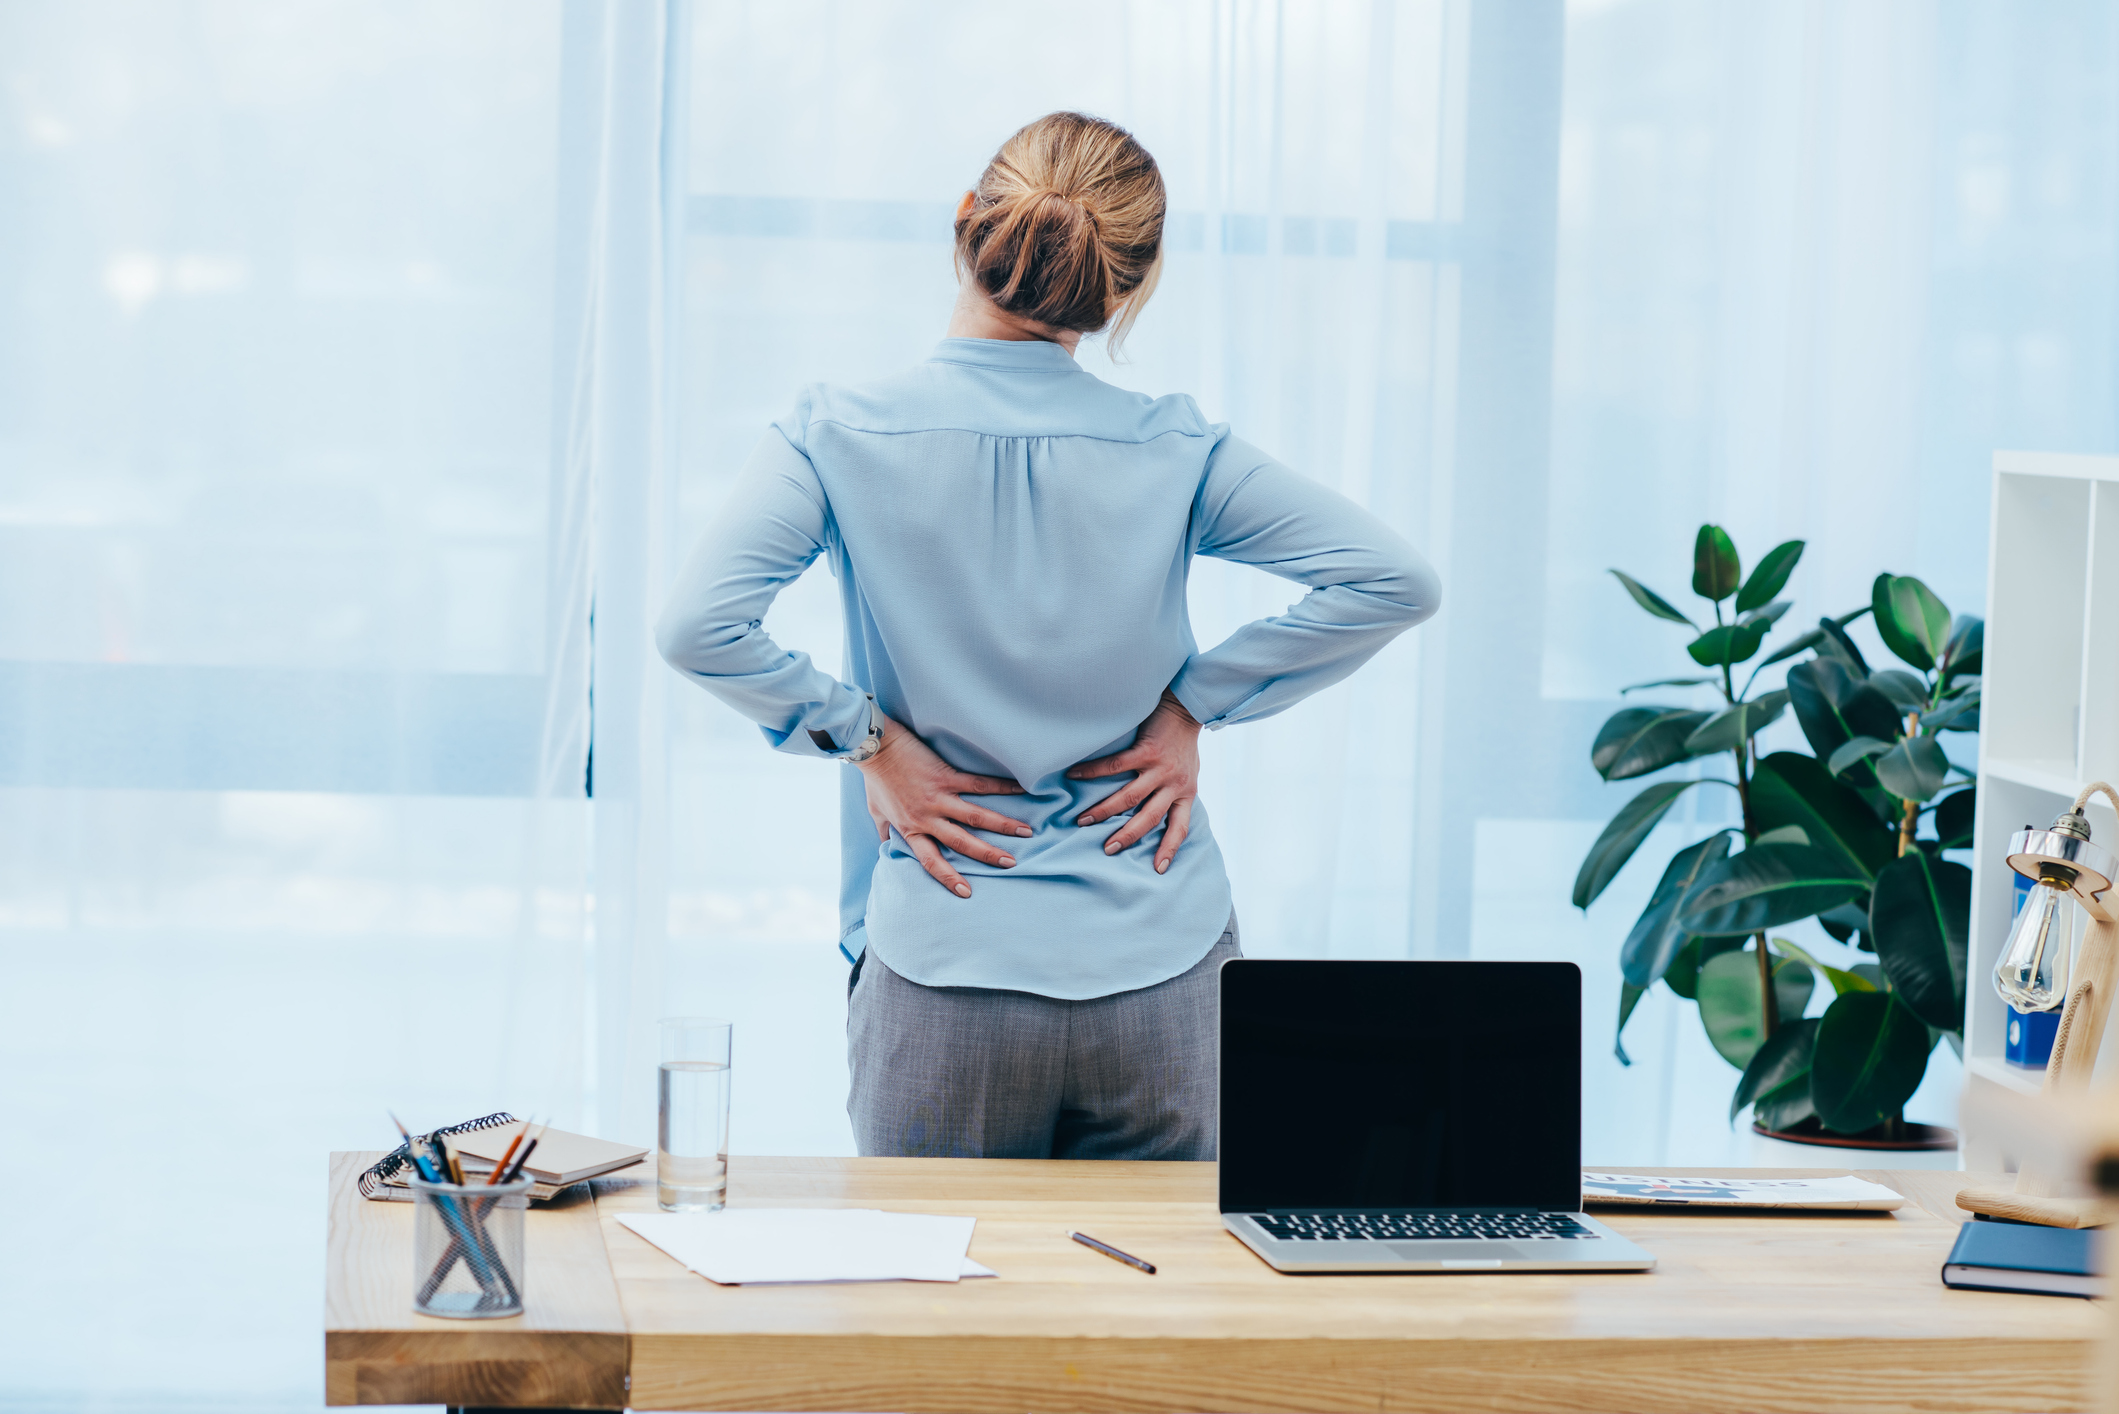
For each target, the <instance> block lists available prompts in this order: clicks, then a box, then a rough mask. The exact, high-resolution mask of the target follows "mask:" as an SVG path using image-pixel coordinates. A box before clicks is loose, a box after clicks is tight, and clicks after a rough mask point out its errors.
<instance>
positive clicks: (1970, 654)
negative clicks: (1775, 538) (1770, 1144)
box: [1574, 525, 1984, 1148]
mask: <svg viewBox="0 0 2119 1414" xmlns="http://www.w3.org/2000/svg"><path fill="white" fill-rule="evenodd" d="M1803 544H1804V542H1802V541H1800V540H1791V541H1788V542H1787V543H1786V544H1783V545H1779V546H1776V547H1775V548H1774V549H1773V550H1771V551H1770V552H1768V553H1767V555H1766V556H1765V558H1764V559H1762V560H1761V561H1760V562H1759V563H1758V565H1757V566H1756V567H1755V568H1753V570H1752V571H1751V574H1750V577H1749V578H1745V577H1744V575H1743V573H1742V562H1741V560H1740V559H1739V557H1738V555H1737V551H1736V546H1735V545H1734V544H1733V543H1732V542H1731V540H1730V538H1729V536H1728V535H1727V534H1726V533H1725V532H1724V531H1723V530H1722V529H1721V528H1720V527H1719V526H1713V525H1704V526H1701V527H1700V532H1699V536H1698V539H1697V541H1696V542H1695V544H1694V548H1693V571H1692V589H1693V593H1694V594H1696V595H1697V596H1698V597H1700V598H1701V599H1704V600H1706V601H1707V604H1708V606H1709V607H1710V609H1711V611H1712V614H1713V620H1712V623H1711V624H1709V623H1695V622H1694V621H1693V620H1692V619H1691V618H1689V617H1688V616H1687V615H1685V614H1683V613H1681V612H1679V611H1678V609H1677V608H1676V607H1674V606H1673V605H1672V604H1671V603H1670V602H1669V601H1668V600H1666V599H1664V598H1663V597H1662V596H1661V595H1659V594H1657V593H1656V592H1655V591H1654V590H1652V589H1650V588H1648V587H1647V586H1646V585H1644V584H1642V583H1641V582H1640V581H1638V580H1636V579H1634V578H1633V577H1632V576H1630V575H1627V574H1625V573H1622V572H1621V571H1619V570H1613V571H1612V574H1613V575H1615V576H1616V577H1617V578H1618V581H1619V583H1620V584H1622V585H1623V586H1624V587H1625V589H1626V592H1627V593H1628V594H1629V595H1630V596H1632V598H1633V601H1634V602H1635V603H1636V604H1638V605H1639V606H1640V607H1641V608H1642V609H1644V610H1646V611H1647V612H1648V613H1650V614H1652V615H1654V616H1655V617H1656V618H1658V619H1662V620H1665V621H1666V622H1669V623H1672V624H1679V625H1683V626H1684V627H1685V628H1686V629H1687V630H1689V631H1690V633H1691V634H1692V638H1691V641H1690V642H1689V643H1688V644H1687V645H1686V652H1687V654H1688V655H1689V657H1690V658H1691V661H1692V666H1693V668H1694V669H1695V671H1694V672H1692V673H1689V674H1686V675H1684V676H1678V677H1670V678H1661V679H1657V680H1656V681H1653V682H1645V683H1636V684H1633V685H1632V686H1630V687H1626V688H1623V689H1621V693H1622V695H1625V694H1630V693H1633V692H1637V691H1643V690H1646V689H1650V688H1672V687H1685V688H1693V689H1701V688H1705V689H1710V690H1711V691H1712V693H1713V694H1714V698H1715V701H1714V704H1713V706H1712V707H1710V708H1706V709H1699V708H1693V707H1684V706H1674V705H1673V706H1660V705H1659V706H1636V707H1627V708H1624V709H1622V710H1621V711H1619V712H1616V713H1614V714H1613V715H1612V716H1611V718H1610V720H1608V721H1606V722H1605V723H1604V726H1603V728H1602V729H1601V730H1600V731H1599V732H1598V733H1597V737H1596V741H1595V743H1594V744H1593V745H1592V746H1591V748H1590V763H1591V765H1592V766H1594V767H1595V768H1596V771H1597V774H1598V775H1600V776H1602V777H1603V778H1604V779H1605V780H1607V781H1622V780H1635V779H1638V778H1641V777H1646V776H1658V775H1660V776H1662V777H1663V778H1662V779H1660V780H1657V781H1655V782H1654V783H1653V784H1650V785H1649V786H1648V787H1647V788H1646V789H1644V790H1642V791H1641V792H1640V793H1639V794H1637V795H1635V796H1634V797H1633V799H1631V800H1629V801H1628V802H1627V803H1626V804H1625V806H1624V807H1622V808H1621V809H1620V811H1619V813H1618V814H1617V815H1615V816H1614V817H1612V820H1611V822H1610V824H1608V825H1606V826H1605V828H1604V832H1603V833H1602V834H1601V835H1599V836H1598V837H1597V841H1596V843H1595V844H1594V845H1592V846H1591V847H1590V850H1589V854H1588V856H1587V857H1586V858H1584V859H1583V861H1582V867H1581V871H1580V872H1579V874H1577V876H1576V878H1575V887H1574V902H1575V905H1576V906H1577V907H1579V908H1583V909H1587V908H1588V907H1589V906H1590V904H1592V903H1594V902H1595V901H1596V899H1597V897H1598V895H1600V894H1602V893H1603V892H1604V890H1605V888H1606V887H1608V886H1609V885H1610V883H1611V881H1612V879H1613V878H1614V877H1616V876H1617V874H1618V872H1619V871H1620V870H1621V869H1622V868H1624V867H1625V865H1626V863H1627V861H1628V860H1630V859H1631V858H1632V857H1633V856H1634V853H1635V852H1636V851H1637V850H1638V849H1639V848H1640V846H1641V843H1642V841H1643V840H1645V839H1646V838H1647V837H1648V834H1649V831H1651V830H1652V829H1654V827H1655V825H1656V823H1657V822H1658V821H1660V820H1661V819H1662V818H1663V817H1664V815H1666V814H1667V813H1668V812H1669V811H1670V809H1671V807H1672V806H1674V805H1676V804H1677V802H1678V800H1679V799H1680V798H1681V797H1683V796H1684V794H1685V793H1686V792H1687V791H1691V790H1695V789H1698V790H1714V791H1720V790H1728V791H1731V792H1733V793H1734V796H1735V804H1736V805H1737V806H1738V814H1739V817H1740V823H1738V824H1733V825H1729V826H1725V827H1724V828H1722V829H1720V830H1717V831H1716V832H1715V833H1714V834H1712V835H1710V836H1709V837H1708V838H1706V839H1704V840H1701V841H1699V842H1698V843H1696V844H1693V845H1689V846H1687V847H1686V848H1684V849H1681V850H1679V851H1678V852H1677V853H1676V854H1675V855H1674V856H1672V858H1671V859H1670V861H1669V862H1668V864H1667V865H1665V867H1664V869H1663V875H1662V878H1661V880H1660V881H1659V882H1658V883H1657V884H1656V887H1655V892H1654V893H1653V894H1652V895H1651V896H1650V898H1649V900H1648V906H1647V908H1646V909H1644V910H1643V911H1642V913H1641V916H1640V918H1639V919H1638V920H1637V921H1636V922H1635V923H1634V925H1633V929H1632V931H1631V932H1629V933H1628V934H1627V936H1626V941H1625V943H1624V944H1623V945H1622V946H1621V949H1620V953H1619V965H1620V970H1621V971H1622V973H1623V974H1624V978H1625V985H1624V988H1623V990H1622V992H1621V996H1620V1002H1619V1018H1618V1032H1619V1039H1618V1041H1617V1047H1616V1048H1617V1051H1618V1056H1619V1059H1620V1060H1621V1061H1622V1062H1626V1063H1628V1064H1630V1063H1631V1062H1630V1061H1629V1060H1628V1058H1627V1056H1626V1051H1625V1047H1624V1042H1623V1035H1624V1032H1625V1028H1626V1021H1627V1018H1628V1017H1629V1016H1631V1015H1632V1013H1633V1009H1634V1007H1635V1005H1636V1004H1637V1003H1638V1002H1639V1001H1640V999H1641V997H1642V995H1643V994H1644V993H1646V991H1647V990H1648V989H1649V988H1650V987H1653V986H1654V985H1655V984H1656V983H1657V982H1661V983H1663V985H1665V986H1667V987H1668V988H1669V989H1670V990H1671V991H1673V992H1675V993H1676V994H1677V995H1679V996H1680V997H1683V998H1686V999H1687V1000H1689V1001H1692V1002H1694V1003H1695V1004H1696V1005H1697V1006H1698V1008H1699V1014H1700V1020H1701V1022H1702V1023H1703V1024H1704V1026H1705V1027H1706V1031H1707V1035H1708V1038H1709V1040H1711V1041H1712V1042H1713V1044H1714V1048H1715V1050H1716V1051H1717V1052H1719V1053H1720V1054H1721V1056H1722V1057H1723V1059H1725V1060H1727V1061H1728V1062H1729V1063H1730V1065H1732V1066H1734V1067H1735V1068H1736V1069H1737V1070H1739V1071H1740V1072H1741V1073H1742V1074H1741V1076H1740V1078H1739V1079H1738V1081H1737V1084H1736V1087H1735V1090H1734V1092H1733V1093H1732V1095H1731V1096H1730V1101H1729V1115H1730V1118H1731V1119H1732V1120H1734V1119H1735V1117H1736V1116H1737V1114H1738V1113H1739V1112H1741V1111H1742V1110H1743V1108H1744V1107H1745V1106H1746V1105H1749V1106H1751V1107H1752V1114H1753V1127H1754V1129H1756V1130H1757V1131H1758V1132H1760V1133H1764V1134H1770V1135H1773V1136H1774V1137H1778V1138H1787V1139H1793V1140H1796V1141H1797V1142H1810V1143H1818V1142H1825V1143H1834V1142H1839V1143H1848V1144H1856V1145H1860V1146H1863V1147H1871V1146H1875V1147H1892V1148H1901V1147H1904V1148H1912V1147H1938V1146H1940V1145H1941V1144H1942V1143H1943V1142H1944V1141H1945V1140H1946V1138H1947V1135H1948V1131H1940V1135H1941V1136H1943V1139H1938V1137H1937V1136H1936V1135H1934V1134H1922V1133H1915V1132H1913V1131H1914V1130H1925V1129H1926V1128H1927V1127H1926V1126H1914V1127H1909V1126H1908V1125H1907V1124H1906V1123H1905V1117H1904V1106H1905V1102H1906V1100H1907V1099H1908V1098H1910V1097H1911V1096H1912V1094H1913V1092H1914V1090H1916V1089H1917V1088H1919V1085H1920V1081H1921V1077H1922V1076H1923V1075H1924V1074H1925V1073H1926V1071H1927V1064H1928V1056H1929V1054H1930V1052H1931V1051H1932V1050H1933V1049H1934V1047H1935V1046H1936V1045H1937V1044H1938V1043H1939V1041H1940V1040H1941V1039H1943V1038H1945V1037H1947V1038H1948V1039H1949V1040H1950V1042H1951V1044H1952V1045H1953V1046H1955V1047H1957V1048H1958V1049H1959V1050H1960V1052H1961V1051H1962V1037H1963V1026H1964V998H1965V943H1966V937H1967V933H1968V925H1969V918H1970V912H1971V888H1972V874H1971V871H1970V870H1969V869H1967V868H1966V867H1965V866H1963V865H1962V864H1958V863H1955V862H1953V861H1950V860H1947V859H1945V858H1944V857H1943V854H1944V851H1946V850H1951V849H1957V848H1962V847H1964V846H1966V845H1968V844H1969V843H1970V841H1971V834H1972V806H1973V791H1972V788H1971V786H1970V784H1969V783H1970V780H1971V773H1970V772H1968V771H1965V770H1964V769H1963V768H1962V767H1959V766H1957V765H1956V764H1954V763H1953V762H1952V761H1951V760H1950V758H1949V756H1948V755H1947V754H1946V752H1945V751H1944V748H1943V743H1942V734H1944V733H1948V732H1972V731H1977V730H1978V728H1979V692H1980V683H1979V671H1980V653H1981V647H1982V641H1983V633H1984V625H1983V623H1982V621H1981V620H1979V619H1977V618H1974V617H1971V616H1970V615H1963V616H1959V617H1957V618H1955V619H1954V620H1953V619H1952V617H1951V615H1950V612H1949V610H1948V608H1946V607H1945V606H1944V604H1943V603H1942V601H1941V600H1940V599H1938V598H1937V597H1936V596H1935V595H1934V594H1933V593H1932V592H1931V591H1930V590H1929V589H1928V587H1927V586H1926V585H1924V584H1922V583H1921V582H1920V581H1919V580H1917V579H1914V578H1912V577H1911V576H1906V575H1892V574H1881V575H1878V576H1877V577H1876V582H1875V585H1874V587H1873V589H1872V592H1871V597H1870V602H1869V603H1868V604H1866V605H1864V606H1862V607H1861V608H1859V609H1856V610H1854V611H1853V612H1851V613H1847V614H1842V615H1839V616H1838V617H1836V618H1823V619H1820V620H1819V621H1818V624H1817V626H1816V627H1815V628H1813V629H1810V630H1808V631H1807V632H1805V633H1802V634H1799V635H1797V636H1795V637H1793V638H1790V639H1788V640H1787V641H1785V642H1783V643H1781V644H1780V645H1779V646H1778V647H1777V648H1775V649H1774V650H1773V651H1771V652H1769V653H1767V654H1766V656H1764V657H1763V658H1759V656H1758V655H1759V654H1760V652H1761V650H1762V649H1764V647H1765V640H1766V637H1767V635H1768V634H1769V633H1770V632H1771V631H1772V629H1773V628H1774V626H1775V625H1776V624H1777V623H1778V622H1779V620H1780V619H1781V617H1782V616H1783V615H1784V614H1786V613H1787V611H1788V608H1789V603H1788V601H1787V600H1785V599H1782V598H1780V597H1779V595H1780V593H1781V590H1782V589H1783V588H1784V587H1785V586H1786V585H1787V582H1788V577H1789V575H1790V574H1791V573H1793V571H1794V569H1795V567H1796V564H1797V562H1798V561H1799V560H1800V559H1801V558H1802V553H1803ZM1725 605H1727V606H1728V609H1727V612H1725V610H1724V606H1725ZM1864 614H1869V615H1872V616H1873V617H1874V619H1875V624H1876V631H1877V633H1878V635H1879V636H1880V637H1881V638H1882V639H1883V642H1884V645H1885V647H1886V648H1887V649H1888V650H1889V651H1890V652H1891V653H1892V654H1893V655H1895V656H1896V657H1897V658H1898V659H1899V660H1900V662H1902V663H1903V664H1904V665H1905V666H1904V667H1902V668H1901V667H1889V668H1880V669H1872V668H1871V667H1870V666H1869V664H1868V663H1867V662H1866V661H1865V660H1864V658H1863V656H1862V654H1861V652H1860V650H1859V649H1858V648H1857V647H1856V646H1855V644H1854V642H1853V640H1852V639H1851V638H1849V637H1848V635H1847V626H1848V625H1849V624H1850V623H1852V622H1854V621H1855V620H1856V619H1859V618H1860V617H1861V616H1862V615H1864ZM1703 618H1704V615H1703ZM1804 654H1808V655H1809V656H1808V657H1807V658H1804V659H1803V661H1801V662H1798V663H1796V664H1794V665H1793V666H1791V667H1789V668H1788V669H1787V670H1786V672H1785V680H1784V681H1783V683H1782V684H1781V685H1779V686H1775V687H1771V688H1768V689H1764V690H1760V682H1759V679H1760V676H1761V674H1762V673H1764V672H1765V670H1766V669H1768V668H1771V667H1773V666H1774V665H1776V664H1779V663H1784V662H1787V661H1788V660H1789V659H1792V658H1797V657H1800V656H1801V655H1804ZM1753 659H1757V660H1758V661H1757V663H1756V665H1755V666H1751V667H1750V668H1749V669H1748V671H1746V672H1745V673H1744V675H1743V677H1742V685H1741V686H1739V684H1738V674H1739V669H1740V667H1741V666H1742V665H1746V664H1751V663H1752V660H1753ZM1791 710H1792V711H1793V712H1794V714H1795V719H1796V722H1797V723H1798V724H1799V725H1800V727H1801V728H1802V733H1803V736H1804V737H1805V738H1806V739H1807V741H1808V743H1809V745H1810V753H1811V754H1805V753H1802V752H1792V751H1779V752H1773V753H1771V754H1767V755H1763V756H1762V755H1760V754H1759V753H1758V751H1757V748H1756V746H1755V743H1754V738H1755V737H1756V735H1757V733H1758V732H1759V730H1760V729H1761V728H1763V727H1765V726H1767V725H1768V724H1769V723H1772V722H1774V721H1777V720H1778V719H1779V718H1780V717H1781V716H1782V714H1783V713H1785V712H1788V711H1791ZM1717 761H1718V762H1720V763H1722V764H1723V766H1724V767H1725V769H1724V771H1723V772H1721V773H1717V772H1714V771H1712V770H1704V769H1700V767H1699V766H1696V765H1695V764H1694V763H1710V762H1717ZM1805 918H1816V919H1817V921H1818V923H1819V924H1820V925H1821V926H1822V927H1823V928H1824V930H1825V932H1826V933H1827V934H1829V935H1830V936H1831V937H1833V938H1835V939H1837V940H1838V941H1840V942H1841V943H1848V942H1851V943H1852V944H1853V946H1854V947H1855V948H1856V949H1857V952H1858V954H1869V955H1871V956H1873V961H1871V960H1867V959H1864V960H1862V961H1858V962H1854V963H1853V964H1852V965H1849V966H1845V967H1833V966H1828V965H1826V964H1825V963H1823V962H1821V961H1819V960H1818V959H1817V958H1815V957H1813V956H1811V955H1810V954H1809V953H1807V952H1805V951H1804V950H1803V949H1802V948H1800V947H1797V946H1796V945H1795V944H1794V943H1792V942H1789V941H1788V940H1787V939H1785V938H1779V937H1774V936H1772V932H1773V930H1775V929H1779V928H1784V927H1786V926H1787V925H1789V924H1791V923H1795V922H1798V921H1800V920H1802V919H1805ZM1820 975H1821V976H1822V977H1823V978H1824V979H1825V981H1826V982H1827V983H1828V984H1830V986H1831V988H1832V991H1833V998H1832V1001H1831V1004H1830V1005H1829V1006H1827V1007H1826V1008H1825V1010H1824V1012H1823V1014H1822V1015H1820V1016H1815V1017H1806V1016H1805V1015H1804V1012H1805V1011H1806V1010H1807V1009H1808V1007H1809V1004H1810V1000H1811V996H1812V993H1813V991H1814V989H1815V988H1816V985H1817V979H1818V977H1819V976H1820Z"/></svg>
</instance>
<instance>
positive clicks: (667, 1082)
mask: <svg viewBox="0 0 2119 1414" xmlns="http://www.w3.org/2000/svg"><path fill="white" fill-rule="evenodd" d="M661 1027H662V1066H661V1069H660V1070H659V1071H657V1073H656V1080H655V1134H656V1145H655V1199H656V1201H657V1202H658V1203H660V1204H661V1205H662V1209H663V1211H664V1212H669V1213H695V1212H712V1211H713V1210H714V1209H716V1208H719V1207H720V1206H721V1205H722V1203H723V1201H724V1200H725V1199H726V1197H727V1195H728V1055H729V1031H730V1027H729V1024H728V1023H727V1022H726V1021H722V1020H719V1019H718V1018H716V1017H711V1016H672V1017H667V1018H665V1019H664V1020H663V1021H662V1022H661Z"/></svg>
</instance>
